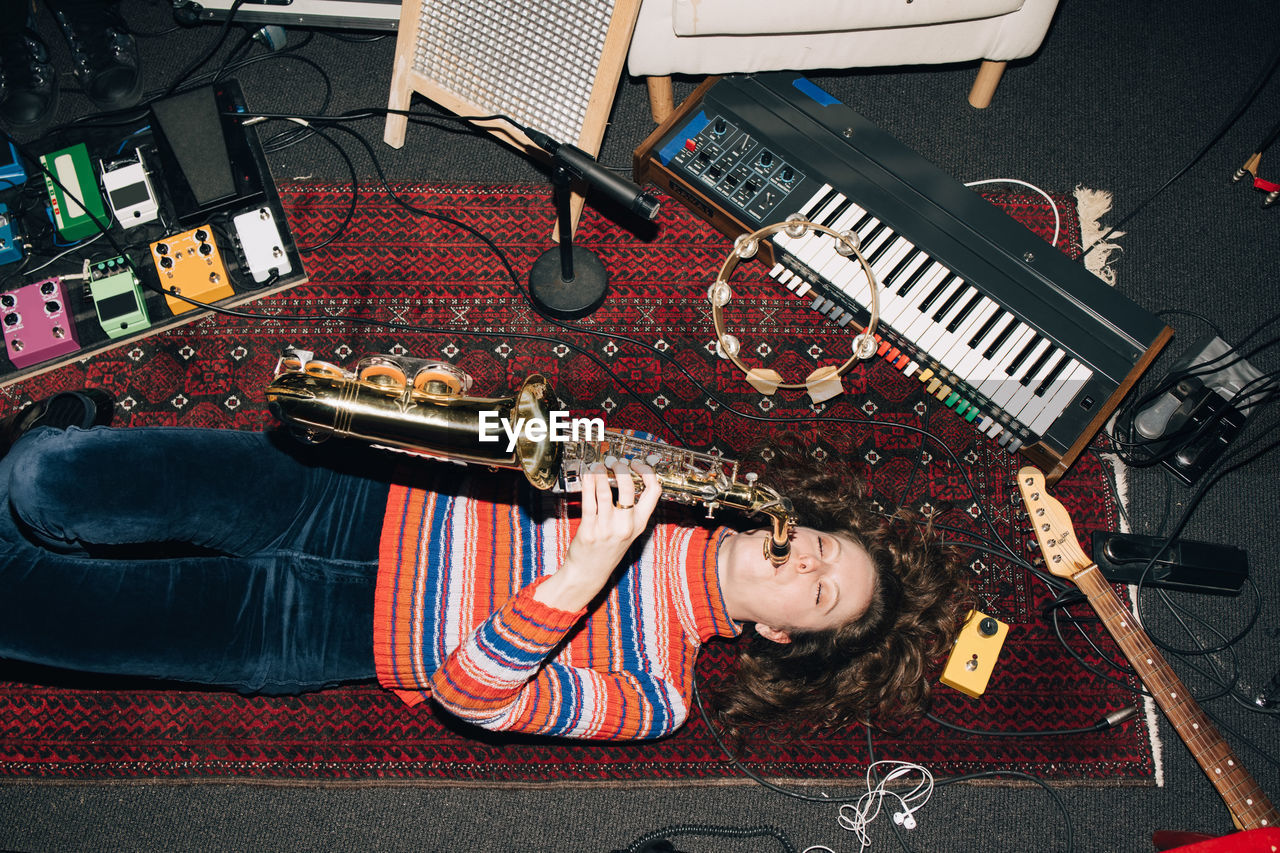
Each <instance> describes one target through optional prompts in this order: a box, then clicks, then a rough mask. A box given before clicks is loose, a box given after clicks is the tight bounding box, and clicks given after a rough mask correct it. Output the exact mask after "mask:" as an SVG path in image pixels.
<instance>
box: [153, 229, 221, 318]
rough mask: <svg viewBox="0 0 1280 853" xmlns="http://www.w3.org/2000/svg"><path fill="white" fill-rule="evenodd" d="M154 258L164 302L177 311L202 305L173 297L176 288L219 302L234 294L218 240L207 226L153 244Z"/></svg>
mask: <svg viewBox="0 0 1280 853" xmlns="http://www.w3.org/2000/svg"><path fill="white" fill-rule="evenodd" d="M151 259H152V260H153V261H155V264H156V273H157V274H158V275H159V277H160V286H161V287H162V288H163V289H164V292H165V297H164V298H165V301H166V302H168V303H169V310H171V311H172V312H173V313H174V314H181V313H183V312H185V311H191V310H194V309H196V308H198V307H199V306H197V305H192V304H191V303H190V302H184V301H183V300H181V299H178V298H177V297H176V296H172V295H171V292H172V290H173V289H175V288H176V289H177V292H178V293H180V294H182V295H183V296H186V297H188V298H190V299H195V300H198V301H200V302H217V301H218V300H219V299H226V298H227V297H228V296H232V295H233V294H234V293H235V291H233V290H232V289H231V281H230V279H229V278H228V277H227V268H226V266H224V265H223V263H222V254H221V253H220V252H219V251H218V243H217V241H215V240H214V239H213V231H212V229H210V228H209V226H207V225H205V226H203V227H201V228H194V229H192V230H190V231H184V232H183V233H181V234H174V235H173V236H171V237H165V238H164V239H163V240H157V241H156V242H154V243H152V244H151Z"/></svg>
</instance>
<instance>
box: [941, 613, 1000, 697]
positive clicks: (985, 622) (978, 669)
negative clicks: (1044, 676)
mask: <svg viewBox="0 0 1280 853" xmlns="http://www.w3.org/2000/svg"><path fill="white" fill-rule="evenodd" d="M1008 634H1009V626H1008V625H1006V624H1005V623H1003V622H1001V621H1000V620H999V619H996V618H994V617H992V616H988V615H987V614H985V613H981V612H979V611H977V610H974V611H973V612H972V613H970V614H969V618H968V620H966V621H965V623H964V627H963V628H961V629H960V636H959V637H957V638H956V644H955V647H954V648H953V649H952V650H951V657H949V658H947V666H946V668H945V669H943V671H942V678H940V679H939V680H940V681H941V682H942V683H943V684H945V685H947V686H948V687H953V688H955V689H956V690H959V691H960V692H961V693H964V694H965V695H967V696H973V697H974V698H977V697H978V696H981V695H982V694H983V692H984V691H985V690H986V689H987V682H988V681H990V680H991V673H992V672H993V671H995V667H996V660H997V659H999V657H1000V650H1001V649H1002V648H1004V638H1005V637H1006V636H1008Z"/></svg>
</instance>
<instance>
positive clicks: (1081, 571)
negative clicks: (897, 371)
mask: <svg viewBox="0 0 1280 853" xmlns="http://www.w3.org/2000/svg"><path fill="white" fill-rule="evenodd" d="M1018 490H1019V491H1020V492H1021V493H1022V500H1023V503H1024V504H1026V507H1027V513H1028V514H1029V516H1030V518H1031V523H1032V525H1033V527H1034V528H1035V534H1036V541H1037V542H1038V543H1039V544H1040V550H1041V552H1042V553H1043V554H1044V560H1045V565H1046V566H1047V568H1048V569H1049V571H1050V572H1052V573H1053V574H1054V575H1056V576H1058V577H1061V578H1067V579H1069V580H1071V581H1072V582H1073V583H1074V584H1075V585H1076V586H1077V587H1079V588H1080V591H1081V592H1083V593H1084V594H1085V595H1086V596H1087V597H1088V599H1089V603H1090V604H1091V605H1093V609H1094V610H1095V611H1096V612H1097V614H1098V616H1099V618H1101V619H1102V623H1103V624H1104V625H1105V626H1106V628H1107V631H1108V632H1109V633H1110V634H1111V636H1112V638H1114V639H1115V641H1116V644H1117V645H1118V646H1119V647H1120V650H1121V651H1122V652H1124V656H1125V657H1126V658H1127V659H1128V660H1129V663H1130V664H1132V666H1133V668H1134V670H1135V671H1136V672H1137V673H1138V677H1139V678H1141V679H1142V683H1143V684H1144V685H1146V687H1147V690H1149V691H1150V692H1151V695H1152V697H1153V698H1154V699H1155V700H1156V704H1157V705H1159V706H1160V710H1161V711H1163V712H1164V714H1165V716H1166V717H1167V718H1168V719H1169V722H1170V724H1171V725H1172V726H1173V728H1174V730H1176V731H1177V733H1178V736H1179V737H1180V738H1182V741H1183V743H1185V744H1186V745H1187V748H1188V749H1189V750H1191V754H1192V756H1193V757H1194V758H1195V760H1196V763H1197V764H1199V765H1200V769H1202V770H1203V771H1204V772H1205V775H1206V776H1208V777H1209V781H1210V782H1212V783H1213V787H1214V788H1215V789H1216V790H1217V791H1218V794H1219V796H1221V797H1222V801H1223V802H1224V803H1225V804H1226V806H1227V809H1228V810H1229V811H1230V812H1231V818H1232V820H1233V821H1234V822H1235V824H1236V826H1237V827H1239V828H1240V829H1259V828H1263V827H1275V826H1277V825H1280V813H1278V812H1277V811H1276V809H1275V807H1274V806H1272V805H1271V801H1270V800H1268V799H1267V797H1266V795H1265V794H1264V793H1263V792H1262V789H1261V788H1259V787H1258V783H1257V782H1255V781H1254V780H1253V777H1252V776H1250V775H1249V773H1248V771H1246V770H1245V769H1244V767H1243V766H1242V765H1241V764H1240V761H1239V759H1237V758H1236V757H1235V755H1234V753H1232V751H1231V747H1230V745H1229V744H1228V743H1227V742H1226V741H1225V740H1224V739H1223V737H1222V735H1220V734H1219V733H1218V730H1217V729H1216V728H1215V727H1214V725H1213V724H1212V723H1211V722H1210V721H1209V718H1208V716H1207V715H1206V714H1205V713H1204V711H1203V710H1201V708H1200V705H1199V704H1198V703H1197V702H1196V701H1195V699H1193V698H1192V696H1191V691H1189V690H1188V689H1187V688H1186V686H1185V685H1184V684H1183V683H1182V680H1181V679H1180V678H1178V676H1177V674H1176V673H1174V671H1173V668H1172V667H1170V666H1169V664H1168V662H1167V661H1166V660H1165V659H1164V656H1163V655H1161V654H1160V651H1159V650H1158V649H1157V648H1156V646H1155V644H1154V643H1152V642H1151V638H1150V637H1148V636H1147V633H1146V631H1145V630H1143V628H1142V626H1141V625H1139V624H1138V621H1137V619H1136V618H1135V617H1134V616H1133V614H1132V613H1130V612H1129V610H1128V609H1127V608H1126V607H1125V606H1124V603H1123V602H1121V600H1120V597H1119V596H1117V595H1116V593H1115V590H1114V589H1113V588H1112V587H1111V584H1110V583H1109V582H1108V581H1107V579H1106V578H1105V577H1103V575H1102V572H1101V571H1100V570H1099V569H1098V567H1097V565H1096V564H1095V563H1094V562H1093V561H1092V560H1090V559H1089V558H1088V556H1086V553H1085V551H1084V548H1083V547H1082V546H1081V544H1080V542H1079V540H1078V539H1077V538H1076V535H1075V529H1074V527H1073V525H1072V523H1071V517H1070V516H1069V515H1068V514H1067V511H1066V509H1065V508H1064V507H1063V506H1062V504H1061V503H1060V502H1059V501H1057V500H1055V499H1054V498H1052V497H1050V496H1049V494H1048V492H1047V491H1046V489H1045V480H1044V475H1043V474H1042V473H1041V472H1040V471H1039V470H1038V469H1036V468H1034V467H1030V466H1028V467H1025V468H1023V469H1021V470H1020V471H1019V472H1018Z"/></svg>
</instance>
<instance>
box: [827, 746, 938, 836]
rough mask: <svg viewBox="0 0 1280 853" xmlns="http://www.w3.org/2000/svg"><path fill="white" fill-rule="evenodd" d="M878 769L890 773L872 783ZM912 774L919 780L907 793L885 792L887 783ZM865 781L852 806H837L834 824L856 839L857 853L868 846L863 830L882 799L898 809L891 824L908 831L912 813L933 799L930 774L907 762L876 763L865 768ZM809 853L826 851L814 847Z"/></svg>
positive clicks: (913, 818)
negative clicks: (863, 788)
mask: <svg viewBox="0 0 1280 853" xmlns="http://www.w3.org/2000/svg"><path fill="white" fill-rule="evenodd" d="M881 767H884V768H889V767H892V768H893V769H892V770H889V771H888V773H886V774H885V776H884V777H883V778H881V779H879V780H878V781H873V779H872V776H873V774H875V772H876V770H877V769H879V768H881ZM912 773H919V774H920V780H919V781H918V782H917V783H916V784H915V786H914V787H913V788H911V790H909V791H906V792H905V793H899V792H898V791H890V790H889V789H888V787H887V786H888V785H889V783H891V782H894V781H896V780H898V779H901V778H903V777H905V776H908V775H910V774H912ZM866 778H867V793H865V794H863V795H862V796H861V797H859V798H858V799H857V801H856V802H853V803H845V804H844V805H842V806H840V812H839V814H838V816H837V817H836V823H837V824H838V825H839V826H840V828H841V829H846V830H848V831H849V832H852V833H853V834H854V835H856V836H857V838H858V844H859V849H860V850H865V849H866V848H868V847H870V846H871V836H870V835H869V834H868V832H867V827H868V826H869V825H870V824H871V822H872V821H873V820H875V819H876V818H877V817H878V816H879V815H880V810H881V809H882V808H883V807H884V801H885V798H886V797H889V798H891V801H893V802H896V803H897V804H898V806H899V807H900V810H899V811H897V812H894V815H893V822H894V823H896V824H898V825H899V826H901V827H902V828H903V829H908V830H910V829H914V828H915V826H916V819H915V813H916V812H917V811H919V810H920V809H922V808H924V806H925V804H926V803H928V802H929V798H930V797H931V796H933V774H932V773H930V772H929V771H928V769H926V768H924V767H922V766H920V765H919V764H913V763H911V762H909V761H884V760H882V761H876V762H874V763H873V764H871V765H870V766H869V767H867V777H866ZM810 849H814V850H816V849H826V848H823V847H821V846H815V847H813V848H810ZM806 853H807V851H806Z"/></svg>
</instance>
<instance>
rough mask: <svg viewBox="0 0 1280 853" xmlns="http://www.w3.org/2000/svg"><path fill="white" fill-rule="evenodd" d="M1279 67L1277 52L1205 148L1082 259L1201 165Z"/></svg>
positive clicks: (1093, 244) (1100, 239)
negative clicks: (1176, 182) (1203, 159)
mask: <svg viewBox="0 0 1280 853" xmlns="http://www.w3.org/2000/svg"><path fill="white" fill-rule="evenodd" d="M1277 66H1280V50H1277V51H1276V53H1275V54H1274V55H1273V56H1272V57H1271V59H1270V60H1269V61H1268V63H1267V65H1266V66H1265V67H1264V69H1263V70H1262V72H1261V73H1260V74H1259V75H1258V77H1257V78H1256V79H1255V80H1254V82H1253V84H1252V85H1251V86H1250V87H1249V88H1248V89H1246V90H1245V94H1244V96H1243V97H1242V98H1241V100H1240V102H1239V103H1238V104H1237V105H1236V107H1235V108H1234V109H1233V110H1232V111H1231V113H1230V114H1229V115H1228V116H1227V118H1226V120H1225V121H1223V123H1222V125H1221V127H1219V128H1218V130H1217V131H1216V132H1215V133H1214V134H1213V135H1212V136H1210V137H1209V141H1208V142H1206V143H1205V144H1204V145H1203V146H1201V148H1200V150H1199V151H1197V152H1196V153H1195V154H1194V155H1193V156H1192V157H1191V159H1190V160H1188V161H1187V163H1186V164H1185V165H1184V166H1183V167H1182V168H1180V169H1178V170H1177V171H1176V172H1174V173H1173V174H1172V175H1171V176H1169V178H1168V180H1166V181H1165V182H1164V183H1163V184H1161V185H1160V187H1159V188H1158V189H1157V190H1156V191H1155V192H1153V193H1151V194H1150V195H1148V196H1147V197H1146V198H1145V199H1143V200H1142V201H1141V202H1140V203H1139V204H1138V206H1137V207H1135V208H1133V209H1132V210H1131V211H1129V213H1127V214H1125V215H1124V216H1123V217H1121V219H1120V221H1119V222H1117V223H1116V224H1115V225H1112V226H1111V227H1110V228H1108V229H1107V230H1106V231H1105V232H1103V233H1102V234H1101V235H1100V236H1099V237H1098V238H1097V239H1095V240H1094V241H1093V242H1092V243H1090V244H1089V245H1088V246H1086V247H1085V249H1084V251H1083V252H1081V257H1083V256H1084V255H1087V254H1089V252H1090V251H1091V250H1092V249H1094V248H1095V247H1096V246H1098V245H1099V244H1100V243H1102V241H1103V240H1105V239H1107V237H1109V236H1110V235H1111V234H1112V233H1113V232H1114V231H1115V230H1116V229H1118V228H1120V227H1121V226H1122V225H1124V224H1125V223H1127V222H1128V221H1129V220H1130V219H1133V218H1134V217H1135V216H1137V215H1138V214H1139V213H1140V212H1142V210H1143V209H1144V208H1145V207H1146V206H1147V205H1148V204H1150V203H1151V202H1153V201H1155V199H1156V197H1157V196H1159V195H1160V194H1161V193H1162V192H1164V191H1165V190H1167V189H1168V188H1169V186H1170V185H1171V184H1173V182H1174V181H1176V180H1178V179H1179V178H1181V177H1182V176H1183V175H1184V174H1186V173H1187V172H1188V171H1189V170H1190V169H1191V167H1192V166H1194V165H1195V164H1196V163H1199V162H1200V160H1201V159H1202V158H1203V157H1204V155H1205V154H1207V153H1209V149H1211V148H1213V146H1215V145H1217V144H1218V142H1220V141H1221V140H1222V138H1223V137H1224V136H1226V134H1227V131H1228V130H1230V129H1231V127H1232V126H1233V125H1234V124H1235V123H1236V122H1237V121H1239V120H1240V117H1241V116H1242V115H1244V112H1245V110H1247V109H1248V108H1249V105H1250V104H1252V103H1253V101H1254V99H1255V98H1257V97H1258V94H1259V93H1260V92H1261V91H1262V88H1263V86H1265V85H1266V84H1267V81H1268V80H1270V79H1271V75H1272V74H1274V73H1275V70H1276V67H1277Z"/></svg>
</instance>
